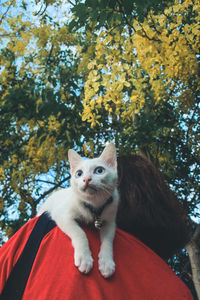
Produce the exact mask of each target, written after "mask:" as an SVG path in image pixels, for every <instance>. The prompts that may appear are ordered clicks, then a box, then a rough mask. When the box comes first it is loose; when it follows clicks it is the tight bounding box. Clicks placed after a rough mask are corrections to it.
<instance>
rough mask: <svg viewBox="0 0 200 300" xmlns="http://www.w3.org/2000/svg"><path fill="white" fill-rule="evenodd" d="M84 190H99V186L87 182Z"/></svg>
mask: <svg viewBox="0 0 200 300" xmlns="http://www.w3.org/2000/svg"><path fill="white" fill-rule="evenodd" d="M83 191H84V192H97V188H96V187H95V186H94V185H91V184H86V185H85V186H84V187H83Z"/></svg>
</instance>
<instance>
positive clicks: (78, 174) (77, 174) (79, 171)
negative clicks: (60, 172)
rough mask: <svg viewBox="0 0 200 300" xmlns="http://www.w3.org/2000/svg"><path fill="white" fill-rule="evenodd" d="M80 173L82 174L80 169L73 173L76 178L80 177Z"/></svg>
mask: <svg viewBox="0 0 200 300" xmlns="http://www.w3.org/2000/svg"><path fill="white" fill-rule="evenodd" d="M82 175H83V171H82V170H78V171H76V174H75V176H76V178H78V177H81V176H82Z"/></svg>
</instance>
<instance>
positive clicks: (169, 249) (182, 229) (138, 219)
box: [117, 155, 190, 259]
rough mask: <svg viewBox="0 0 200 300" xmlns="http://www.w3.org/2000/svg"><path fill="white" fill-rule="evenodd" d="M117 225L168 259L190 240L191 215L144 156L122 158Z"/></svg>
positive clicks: (120, 159)
mask: <svg viewBox="0 0 200 300" xmlns="http://www.w3.org/2000/svg"><path fill="white" fill-rule="evenodd" d="M118 173H119V192H120V204H119V209H118V214H117V226H118V227H119V228H121V229H123V230H125V231H127V232H129V233H131V234H133V235H134V236H136V237H137V238H139V239H140V240H141V241H142V242H143V243H144V244H146V245H147V246H149V247H150V248H152V250H154V251H155V252H156V253H157V254H158V255H160V256H161V257H162V258H164V259H166V258H169V257H171V256H172V255H173V254H174V253H175V252H176V251H177V250H179V249H182V248H183V247H184V245H185V244H186V243H187V242H188V240H189V235H190V234H189V230H188V226H187V216H186V213H185V211H184V210H183V207H182V206H181V204H180V203H179V201H178V199H177V198H176V196H175V194H174V193H172V191H171V190H170V189H169V187H168V185H167V184H166V183H165V181H164V179H163V177H162V175H161V173H160V172H159V171H158V169H157V168H156V167H155V166H154V165H153V164H152V163H151V162H150V161H149V160H148V159H146V158H144V157H143V156H140V155H132V156H123V157H119V158H118Z"/></svg>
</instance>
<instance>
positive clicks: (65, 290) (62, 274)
mask: <svg viewBox="0 0 200 300" xmlns="http://www.w3.org/2000/svg"><path fill="white" fill-rule="evenodd" d="M36 220H37V218H34V219H32V220H30V221H29V222H28V223H26V224H25V225H24V226H23V227H22V228H21V229H20V230H19V231H18V232H17V233H16V234H15V235H14V236H13V237H12V238H11V239H10V240H9V241H8V242H7V243H6V244H4V245H3V247H2V248H1V249H0V292H1V290H2V289H3V286H4V284H5V281H6V279H7V277H8V276H9V274H10V271H11V270H12V268H13V266H14V264H15V263H16V261H17V259H18V257H19V255H20V253H21V252H22V250H23V247H24V245H25V243H26V241H27V239H28V237H29V235H30V233H31V230H32V229H33V226H34V225H35V223H36ZM86 233H87V236H88V239H89V243H90V248H91V251H92V255H93V258H94V266H93V269H92V271H91V272H90V273H89V274H88V275H83V274H81V273H80V272H79V271H78V269H77V268H76V267H75V266H74V258H73V252H74V251H73V248H72V245H71V241H70V239H69V238H68V237H67V236H66V235H65V234H64V233H63V232H62V231H61V230H60V229H59V228H58V227H57V226H56V227H55V228H53V229H52V230H51V231H50V232H49V233H47V235H46V236H45V237H44V238H43V240H42V243H41V245H40V248H39V251H38V253H37V256H36V259H35V261H34V264H33V267H32V271H31V273H30V276H29V279H28V282H27V285H26V289H25V292H24V296H23V300H76V299H78V300H107V299H108V300H112V299H113V300H124V299H128V300H131V299H133V300H193V297H192V295H191V293H190V291H189V290H188V288H187V287H186V286H185V285H184V283H183V282H182V281H181V280H180V279H179V278H178V277H177V276H176V275H175V274H174V273H173V271H172V270H171V269H170V268H169V267H168V265H167V264H166V263H165V262H164V261H163V260H162V259H161V258H160V257H159V256H157V255H156V254H155V253H154V252H153V251H151V249H149V248H148V247H147V246H145V245H144V244H142V243H141V242H140V241H138V240H137V239H136V238H134V237H133V236H132V235H129V234H127V233H125V232H123V231H121V230H119V229H118V230H117V233H116V237H115V241H114V258H115V263H116V271H115V274H114V276H113V277H112V278H110V279H104V278H103V277H102V276H101V274H100V273H99V271H98V252H99V246H100V240H99V235H98V234H97V232H96V231H95V230H94V231H92V230H90V229H86ZM13 300H14V299H13Z"/></svg>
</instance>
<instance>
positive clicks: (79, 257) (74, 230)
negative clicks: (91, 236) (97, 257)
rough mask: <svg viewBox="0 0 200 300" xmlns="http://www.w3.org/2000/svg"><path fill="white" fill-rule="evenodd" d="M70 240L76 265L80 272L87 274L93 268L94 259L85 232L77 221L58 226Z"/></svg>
mask: <svg viewBox="0 0 200 300" xmlns="http://www.w3.org/2000/svg"><path fill="white" fill-rule="evenodd" d="M58 226H59V227H60V228H61V229H62V230H63V231H64V232H65V233H66V234H67V235H68V236H69V237H70V238H71V241H72V245H73V247H74V264H75V266H76V267H77V268H78V269H79V271H80V272H82V273H85V274H87V273H88V272H89V271H90V270H91V269H92V266H93V258H92V255H91V251H90V248H89V243H88V239H87V236H86V234H85V232H84V231H83V230H82V229H81V228H80V226H79V225H78V223H77V222H76V221H75V220H71V221H68V222H67V223H65V225H64V226H63V224H62V225H61V224H60V225H58Z"/></svg>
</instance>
